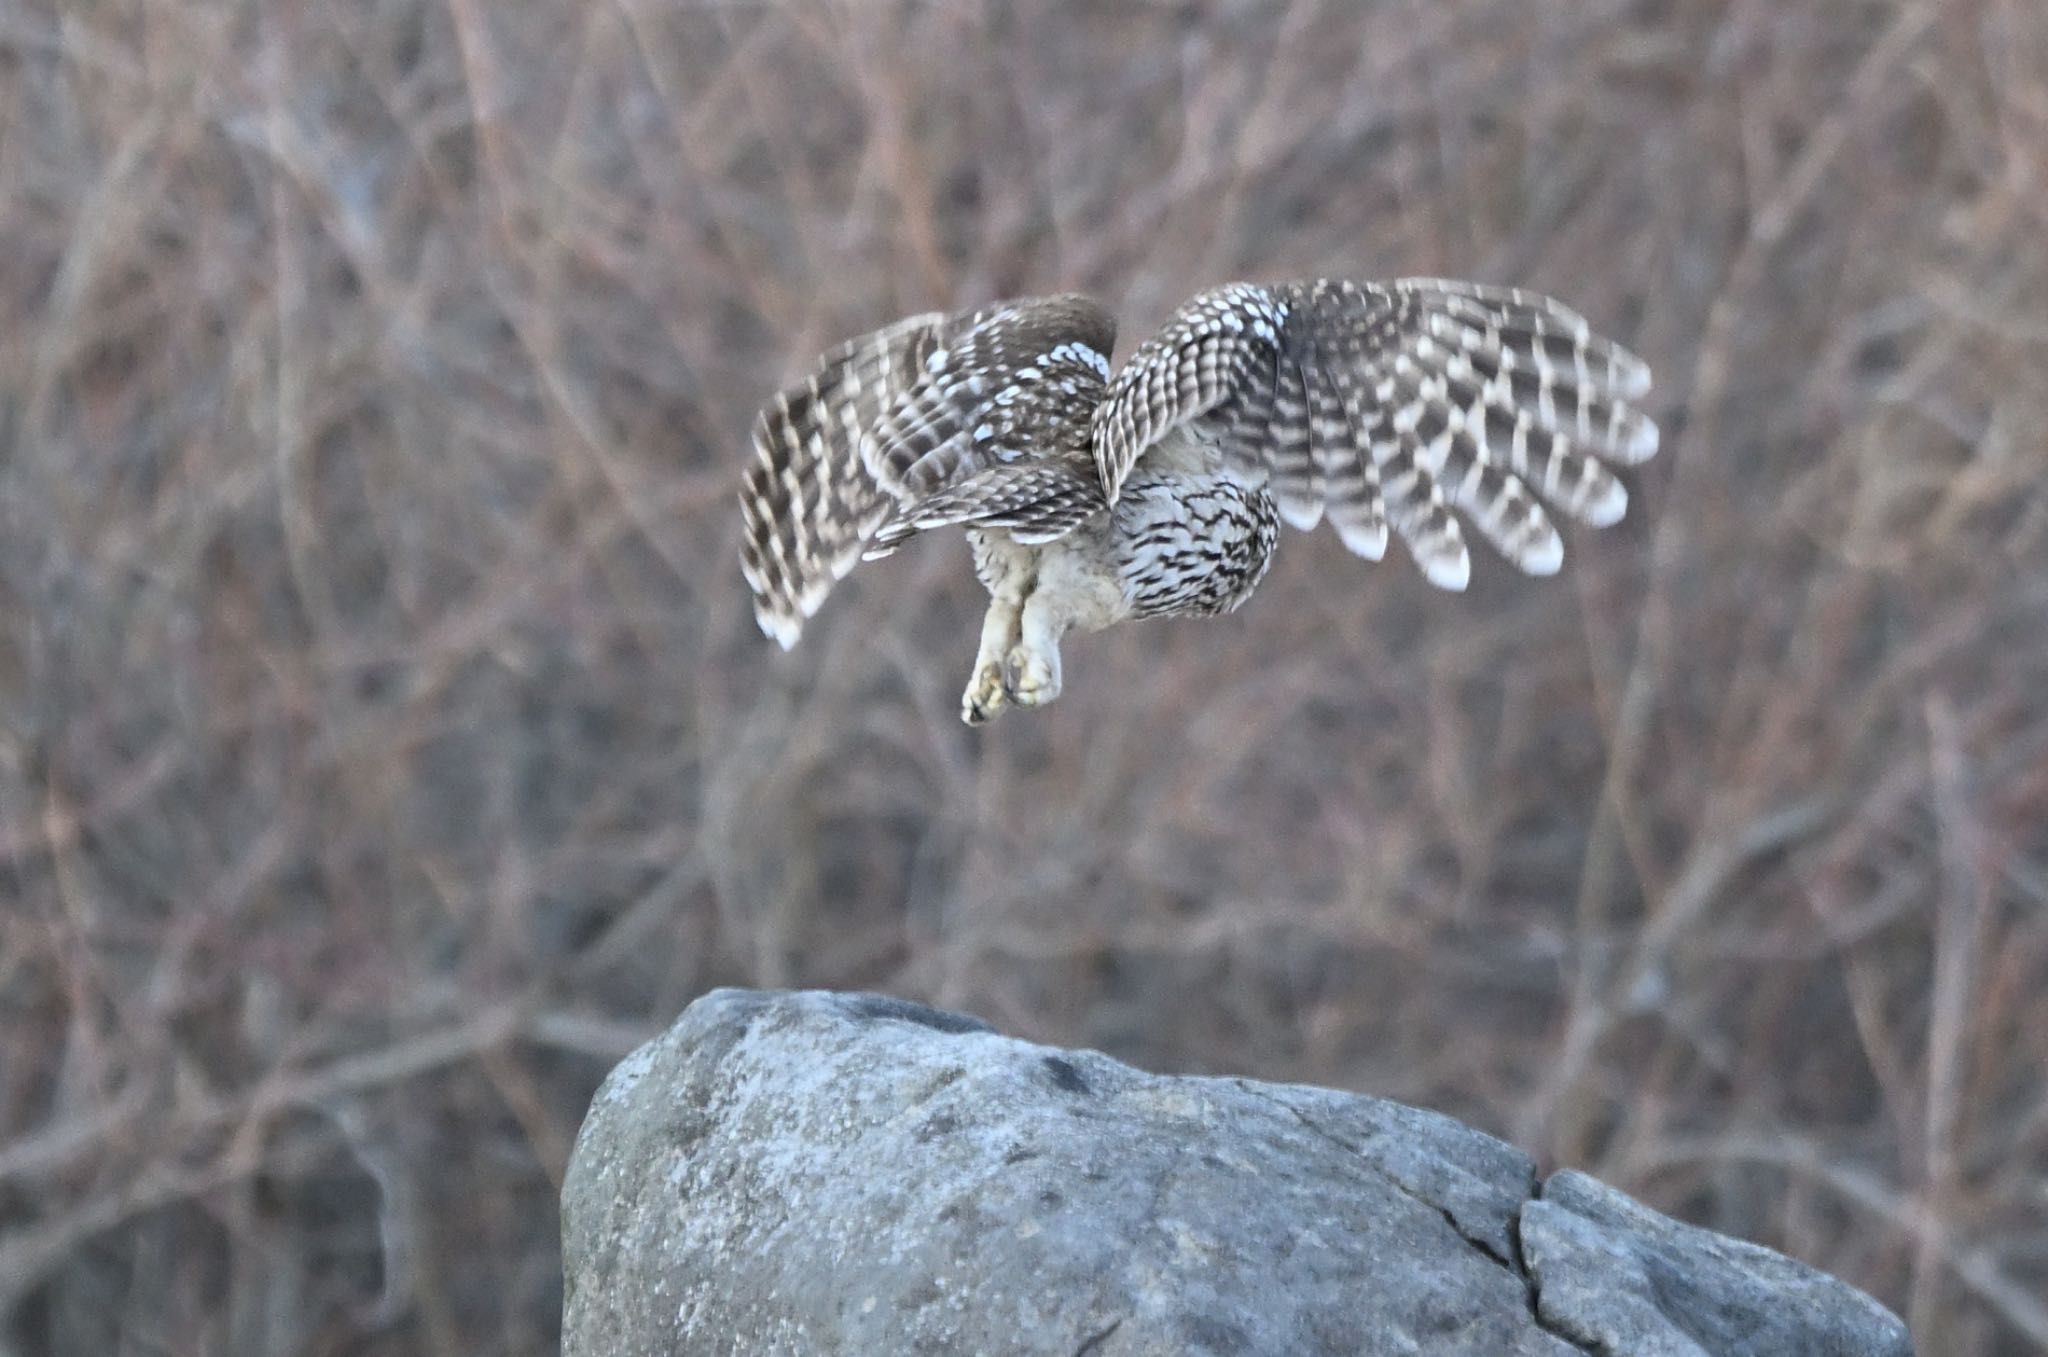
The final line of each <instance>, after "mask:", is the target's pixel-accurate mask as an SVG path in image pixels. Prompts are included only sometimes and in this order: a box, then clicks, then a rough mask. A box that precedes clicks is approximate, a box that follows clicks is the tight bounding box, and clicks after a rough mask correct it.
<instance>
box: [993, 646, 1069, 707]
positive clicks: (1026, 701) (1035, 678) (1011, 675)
mask: <svg viewBox="0 0 2048 1357" xmlns="http://www.w3.org/2000/svg"><path fill="white" fill-rule="evenodd" d="M1003 690H1004V691H1005V692H1007V693H1008V694H1009V695H1010V701H1012V702H1014V703H1016V704H1017V705H1018V706H1020V707H1042V706H1044V705H1045V704H1046V703H1048V702H1050V701H1052V700H1053V699H1054V698H1056V697H1058V696H1059V695H1060V671H1059V662H1058V661H1057V660H1049V659H1047V658H1046V657H1045V655H1044V654H1042V653H1041V652H1039V651H1036V650H1027V649H1025V648H1024V647H1023V646H1018V647H1017V648H1016V649H1015V650H1012V651H1011V652H1010V654H1009V658H1008V659H1006V660H1004V661H1003Z"/></svg>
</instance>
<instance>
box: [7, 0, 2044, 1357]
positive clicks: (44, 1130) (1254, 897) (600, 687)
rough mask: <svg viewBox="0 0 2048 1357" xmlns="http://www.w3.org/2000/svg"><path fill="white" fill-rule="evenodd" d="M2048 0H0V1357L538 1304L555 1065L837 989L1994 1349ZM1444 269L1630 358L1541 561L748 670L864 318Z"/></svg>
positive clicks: (920, 583)
mask: <svg viewBox="0 0 2048 1357" xmlns="http://www.w3.org/2000/svg"><path fill="white" fill-rule="evenodd" d="M2044 242H2048V11H2044V9H2043V8H2042V6H2041V5H2040V4H2039V3H2038V0H1938V2H1937V0H1922V2H1921V3H1917V4H1909V3H1878V2H1875V0H1807V2H1806V3H1801V4H1783V3H1778V0H1585V3H1579V4H1573V5H1569V6H1564V5H1532V4H1528V3H1526V0H1455V2H1454V3H1444V2H1442V0H1373V2H1371V3H1349V2H1348V0H1324V2H1323V3H1312V2H1310V0H1302V2H1301V3H1293V4H1286V5H1269V4H1251V3H1222V2H1221V0H1217V2H1216V3H1195V2H1193V0H1189V2H1186V3H1163V2H1161V3H1144V4H1135V3H1134V4H1118V5H1113V6H1112V5H1096V4H1091V3H1086V0H1033V2H1032V3H1020V4H1005V3H998V2H997V0H952V2H949V3H940V2H939V0H928V2H926V3H911V2H909V0H838V2H836V3H827V2H825V0H790V2H789V3H781V4H777V3H763V2H758V0H756V2H745V0H725V2H723V3H715V2H712V0H597V2H594V3H577V4H572V3H568V2H567V0H360V2H359V3H349V4H333V3H315V0H261V2H260V3H259V2H258V0H221V2H220V3H214V4H207V5H191V4H182V3H175V2H174V0H89V2H88V0H68V2H67V0H0V245H4V249H0V899H4V909H0V1353H4V1354H7V1355H8V1357H13V1355H14V1354H43V1353H52V1354H95V1355H97V1354H116V1353H121V1354H126V1353H137V1354H142V1353H148V1354H158V1353H167V1354H185V1353H194V1354H196V1353H226V1354H236V1355H237V1357H239V1355H240V1354H287V1353H291V1354H297V1353H307V1354H342V1353H347V1354H369V1353H376V1354H385V1353H389V1354H415V1353H417V1354H470V1353H475V1352H483V1351H491V1352H508V1353H515V1354H521V1353H548V1352H552V1351H554V1350H555V1345H556V1325H557V1318H558V1311H559V1306H560V1282H559V1271H558V1256H557V1246H556V1230H557V1218H556V1206H555V1195H556V1190H557V1187H558V1184H559V1180H560V1177H561V1174H562V1169H563V1164H564V1161H565V1159H566V1157H567V1155H568V1153H569V1150H570V1147H571V1144H572V1142H573V1138H574V1136H575V1133H576V1129H577V1126H578V1124H579V1122H580V1119H581V1117H582V1113H583V1110H584V1107H585V1105H586V1102H587V1100H588V1098H589V1095H590V1094H591V1092H592V1091H593V1089H594V1088H595V1087H596V1084H597V1082H598V1081H599V1080H600V1079H601V1078H602V1077H603V1075H604V1073H605V1072H606V1070H607V1069H608V1068H609V1066H610V1064H611V1063H612V1062H613V1061H615V1060H616V1059H617V1058H618V1057H619V1056H621V1055H622V1054H624V1053H625V1052H626V1051H627V1050H629V1049H631V1047H632V1046H634V1045H635V1044H636V1043H638V1042H639V1041H641V1040H642V1039H644V1038H645V1037H647V1036H649V1035H651V1034H652V1033H654V1032H656V1031H658V1030H659V1029H661V1028H662V1027H663V1026H665V1025H666V1024H667V1023H668V1022H669V1021H670V1020H671V1019H672V1018H673V1017H674V1015H675V1014H676V1013H677V1012H678V1011H679V1010H680V1009H681V1008H682V1006H683V1005H685V1004H686V1003H688V1002H689V1000H690V999H691V998H692V997H694V996H695V995H697V994H700V993H702V992H703V991H704V990H705V989H707V988H708V987H711V986H714V985H723V984H743V985H766V986H789V985H806V986H835V987H872V988H877V989H883V990H887V991H890V992H892V993H895V994H899V995H905V996H909V997H913V998H917V999H922V1000H928V1001H930V1002H933V1003H937V1004H942V1005H952V1006H957V1007H961V1008H965V1009H968V1010H971V1011H973V1012H975V1013H978V1014H980V1015H982V1016H984V1017H986V1018H988V1019H989V1020H991V1021H993V1022H994V1023H996V1024H998V1025H999V1026H1001V1027H1003V1028H1004V1029H1006V1030H1008V1031H1011V1032H1013V1033H1016V1034H1018V1035H1022V1036H1027V1037H1031V1038H1036V1039H1039V1040H1043V1041H1048V1042H1058V1043H1070V1044H1078V1045H1088V1046H1094V1047H1098V1048H1100V1049H1102V1050H1104V1051H1107V1052H1109V1053H1110V1054H1112V1055H1115V1056H1118V1057H1121V1058H1124V1059H1126V1060H1129V1061H1133V1062H1136V1063H1139V1064H1142V1065H1145V1066H1147V1067H1150V1068H1154V1069H1159V1070H1170V1071H1188V1072H1215V1073H1233V1074H1248V1075H1258V1076H1261V1077H1264V1078H1269V1079H1284V1080H1304V1081H1313V1082H1317V1083H1324V1084H1332V1085H1337V1086H1340V1087H1343V1088H1349V1089H1358V1090H1363V1091H1369V1092H1372V1093H1375V1094H1381V1095H1385V1096H1388V1097H1394V1098H1400V1099H1404V1100H1407V1101H1411V1102H1416V1103H1421V1104H1424V1105H1427V1106H1430V1107H1434V1108H1439V1109H1442V1110H1444V1111H1446V1112H1450V1113H1453V1114H1455V1115H1457V1116H1459V1117H1463V1118H1466V1119H1468V1120H1470V1121H1472V1122H1474V1123H1476V1124H1477V1125H1479V1126H1481V1127H1484V1128H1486V1129H1488V1130H1490V1131H1493V1132H1496V1133H1498V1134H1501V1135H1503V1136H1506V1137H1509V1138H1511V1139H1513V1140H1515V1141H1516V1142H1518V1143H1520V1144H1521V1145H1523V1146H1525V1147H1527V1148H1528V1149H1529V1150H1531V1151H1532V1152H1533V1153H1534V1154H1536V1155H1537V1156H1538V1157H1539V1159H1540V1161H1541V1162H1542V1164H1543V1165H1544V1166H1545V1168H1546V1169H1547V1168H1554V1167H1557V1166H1563V1165H1576V1166H1581V1167H1584V1168H1586V1169H1589V1170H1590V1171H1592V1172H1594V1173H1596V1174H1598V1175H1600V1176H1601V1177H1603V1178H1606V1179H1607V1180H1609V1181H1611V1182H1613V1183H1615V1184H1617V1185H1619V1186H1621V1187H1623V1188H1625V1189H1627V1190H1628V1191H1630V1192H1633V1193H1636V1194H1638V1195H1640V1196H1641V1197H1643V1198H1644V1199H1645V1200H1647V1201H1649V1202H1650V1203H1652V1204H1653V1205H1655V1206H1657V1207H1660V1208H1662V1209H1663V1210H1666V1211H1669V1212H1672V1213H1674V1214H1676V1215H1678V1216H1680V1217H1682V1218H1684V1219H1686V1220H1689V1221H1693V1222H1697V1223H1699V1224H1703V1225H1708V1226H1712V1227H1714V1228H1717V1229H1721V1230H1728V1231H1732V1232H1734V1233H1737V1234H1740V1235H1743V1236H1745V1237H1748V1238H1752V1239H1756V1240H1759V1241H1762V1242H1764V1243H1768V1244H1771V1245H1773V1246H1775V1247H1778V1248H1781V1249H1784V1250H1787V1251H1789V1252H1790V1253H1792V1254H1794V1255H1796V1256H1797V1257H1799V1258H1802V1259H1804V1260H1806V1261H1809V1262H1811V1263H1814V1264H1817V1265H1818V1266H1820V1267H1823V1268H1826V1269H1828V1270H1830V1271H1832V1272H1835V1273H1837V1274H1839V1275H1840V1276H1842V1277H1844V1278H1846V1279H1847V1280H1849V1281H1851V1282H1854V1283H1856V1284H1857V1285H1859V1286H1862V1287H1865V1288H1867V1289H1868V1290H1870V1291H1871V1292H1873V1293H1874V1294H1875V1295H1877V1296H1878V1297H1879V1298H1881V1299H1882V1300H1884V1301H1885V1302H1886V1303H1888V1304H1890V1305H1891V1306H1893V1307H1895V1308H1897V1309H1898V1310H1899V1311H1900V1312H1901V1313H1902V1314H1904V1315H1905V1316H1907V1317H1908V1319H1909V1320H1910V1322H1911V1324H1912V1326H1913V1329H1914V1332H1915V1335H1916V1338H1917V1341H1918V1343H1919V1346H1920V1351H1921V1352H1923V1353H1925V1354H1929V1355H1930V1357H1940V1355H1941V1354H1950V1353H2000V1354H2003V1353H2034V1352H2042V1351H2048V503H2044V483H2048V450H2044V449H2048V445H2044V440H2043V430H2044V428H2048V377H2044V366H2048V244H2044ZM1319 273H1327V274H1350V275H1354V276H1360V277H1374V276H1395V275H1402V274H1439V273H1440V274H1454V275H1460V276H1467V277H1472V278H1478V279H1484V280H1489V281H1497V282H1517V283H1521V284H1525V285H1529V286H1534V287H1539V288H1542V289H1545V290H1548V291H1551V292H1554V293H1556V294H1559V295H1561V296H1563V297H1565V298H1566V299H1568V300H1569V301H1570V302H1571V303H1572V304H1573V305H1574V306H1576V307H1577V308H1578V309H1580V310H1582V311H1583V312H1585V313H1586V314H1587V315H1588V316H1589V317H1590V318H1592V320H1593V321H1594V323H1595V324H1596V325H1597V326H1598V327H1599V328H1601V329H1603V330H1604V331H1606V332H1607V333H1610V334H1612V335H1614V336H1616V337H1617V338H1620V339H1622V340H1624V341H1625V342H1627V343H1629V344H1630V345H1632V346H1633V347H1635V348H1636V349H1637V350H1638V351H1640V352H1641V353H1643V354H1644V356H1645V357H1647V358H1648V359H1649V360H1650V362H1651V363H1652V365H1653V366H1654V367H1655V369H1656V371H1657V373H1658V379H1659V380H1658V387H1657V389H1656V391H1655V393H1654V395H1653V397H1652V401H1651V406H1652V411H1653V413H1654V414H1655V415H1656V416H1657V417H1658V418H1659V419H1660V420H1661V421H1662V422H1663V424H1664V427H1665V444H1664V446H1665V452H1664V453H1663V454H1662V455H1661V456H1660V458H1659V459H1658V460H1657V461H1656V462H1654V463H1652V464H1650V465H1649V466H1648V467H1646V468H1644V469H1643V470H1642V473H1641V474H1639V475H1634V476H1632V477H1631V488H1632V490H1633V492H1634V502H1633V506H1632V509H1631V512H1630V516H1629V519H1628V521H1627V522H1626V523H1625V524H1623V525H1622V526H1621V527H1619V528H1617V529H1615V530H1613V531H1609V532H1605V533H1599V534H1588V533H1583V532H1581V533H1576V534H1573V535H1572V536H1571V539H1570V543H1569V547H1568V559H1567V563H1566V569H1565V571H1564V573H1563V574H1562V576H1560V577H1559V578H1557V579H1554V580H1549V581H1530V580H1526V579H1522V578H1520V577H1517V576H1515V575H1514V574H1513V573H1512V572H1511V571H1510V570H1509V569H1507V568H1506V567H1504V566H1502V565H1501V564H1500V563H1499V562H1498V561H1497V560H1494V559H1493V558H1490V557H1487V558H1485V559H1480V560H1476V562H1475V577H1474V580H1473V586H1472V588H1471V590H1470V592H1469V593H1467V594H1465V595H1463V596H1450V595H1445V594H1440V593H1437V592H1435V591H1433V590H1431V589H1430V588H1429V587H1428V586H1427V585H1426V584H1424V583H1423V582H1422V580H1421V579H1420V577H1419V576H1418V575H1417V573H1416V572H1415V571H1413V570H1412V569H1410V568H1408V567H1407V565H1406V564H1405V563H1402V562H1398V561H1394V562H1389V563H1388V564H1387V565H1384V566H1381V567H1377V568H1375V567H1373V566H1371V565H1369V564H1366V563H1364V562H1361V561H1358V560H1355V559H1353V558H1351V557H1350V556H1348V555H1347V554H1346V553H1345V552H1344V551H1343V550H1342V548H1341V546H1340V545H1339V544H1338V543H1337V541H1336V540H1335V538H1334V536H1333V535H1331V534H1328V533H1318V534H1314V535H1298V534H1297V535H1293V536H1291V537H1290V538H1289V539H1288V540H1287V541H1286V542H1285V544H1284V545H1283V548H1282V552H1281V556H1280V560H1279V562H1278V564H1277V566H1276V568H1275V570H1274V572H1273V575H1272V577H1271V578H1270V579H1269V581H1268V582H1267V583H1266V585H1265V586H1264V588H1263V590H1262V591H1261V592H1260V594H1259V596H1258V597H1257V598H1256V599H1255V600H1254V601H1253V603H1252V604H1251V605H1250V606H1249V607H1248V608H1247V609H1246V610H1245V611H1244V612H1242V613H1240V614H1238V615H1237V616H1235V617H1232V618H1229V619H1226V620H1223V621H1219V622H1210V623H1195V622H1180V623H1155V624H1148V625H1143V626H1132V627H1127V628H1123V629H1120V630H1118V631H1115V632H1112V633H1108V634H1105V635H1102V636H1099V637H1095V638H1081V639H1078V640H1076V641H1075V642H1074V643H1073V644H1071V645H1070V646H1069V647H1068V651H1067V668H1068V691H1067V694H1066V696H1064V697H1063V698H1062V699H1061V700H1060V702H1059V703H1058V704H1057V705H1056V706H1054V707H1051V708H1049V709H1047V710H1045V711H1043V712H1040V713H1035V714H1032V713H1025V714H1012V715H1010V716H1009V717H1007V718H1006V719H1004V720H1002V721H1001V722H999V723H998V724H996V725H995V726H993V727H991V728H989V729H987V730H985V731H981V732H973V731H969V730H968V729H966V728H965V727H963V726H962V725H961V724H960V722H959V720H958V717H957V715H956V711H957V702H958V694H959V690H960V688H961V686H962V685H963V683H964V682H965V679H966V675H967V669H968V662H969V660H970V659H971V657H972V655H973V652H974V648H975V640H976V627H977V620H978V618H979V616H980V611H981V607H982V603H983V598H982V595H981V592H980V589H979V587H978V586H977V585H976V584H975V582H974V580H973V577H972V575H971V573H970V570H969V568H968V559H967V548H966V546H965V544H964V542H963V541H961V540H960V539H959V538H958V537H957V536H954V537H946V538H938V539H934V540H930V541H924V542H920V543H918V544H916V545H915V547H914V548H913V549H911V550H907V551H905V552H903V553H901V554H900V555H899V556H897V557H895V558H893V559H891V560H889V561H887V562H884V563H881V564H879V565H876V566H872V567H869V568H867V569H865V570H863V571H861V572H859V573H858V574H857V575H856V576H855V577H854V578H852V579H850V580H849V581H848V582H847V584H846V585H845V586H843V587H842V589H841V591H840V592H839V593H838V594H836V595H835V596H834V597H833V599H832V600H831V603H830V604H829V606H828V607H827V609H826V610H825V612H824V614H823V615H822V616H821V617H820V618H819V619H818V621H817V622H816V623H815V624H814V625H813V627H812V629H811V631H810V633H809V634H808V635H807V636H806V638H805V643H804V645H803V646H802V647H801V648H800V649H799V650H798V651H797V652H796V653H795V654H793V655H790V656H783V655H781V654H780V653H778V652H776V650H775V648H774V647H773V646H772V645H771V644H769V643H768V642H766V641H764V640H763V639H762V638H761V636H760V635H759V634H758V633H757V632H756V630H755V627H754V623H753V619H752V617H751V615H750V612H749V606H748V600H747V597H746V594H745V590H744V588H743V586H742V584H741V582H740V578H739V573H738V570H737V542H738V531H737V529H738V520H737V514H736V511H735V500H734V492H735V489H736V485H737V477H738V474H739V471H740V469H741V467H742V466H743V464H744V460H745V458H746V456H747V455H748V453H747V442H746V434H747V428H748V424H749V422H750V420H751V418H752V415H753V412H754V410H755V408H756V406H757V404H758V403H759V402H760V401H762V400H763V399H764V398H766V397H767V396H768V395H769V394H770V393H771V392H772V391H773V390H774V389H775V388H776V387H777V386H778V385H780V384H781V383H782V382H784V381H786V380H788V379H789V378H791V377H793V376H795V375H796V374H797V373H799V372H800V371H801V370H802V369H803V368H804V367H805V366H806V365H808V363H809V362H810V361H811V360H812V358H813V356H814V355H815V354H816V353H817V352H819V351H820V350H821V349H822V348H824V347H826V346H827V345H828V344H830V343H832V342H835V341H836V340H838V339H840V338H842V337H844V336H847V335H849V334H852V333H855V332H858V331H861V330H864V329H867V328H870V327H873V326H875V325H879V324H881V323H883V322H886V321H888V320H890V319H893V318H895V317H896V316H898V315H901V314H904V313H906V312H910V311H913V310H922V309H928V308H933V307H951V306H966V305H971V304H976V303H981V302H985V301H987V300H989V299H991V298H995V297H998V296H1002V295H1008V294H1014V293H1020V292H1044V291H1051V290H1055V289H1061V288H1083V289H1088V290H1092V291H1094V292H1096V293H1098V294H1099V295H1101V296H1102V297H1104V298H1105V299H1107V300H1108V301H1109V302H1110V303H1111V304H1112V305H1113V306H1114V307H1116V308H1117V309H1118V310H1119V311H1120V312H1121V314H1122V315H1123V317H1124V322H1125V335H1126V341H1125V346H1126V347H1128V346H1129V344H1130V343H1131V342H1133V340H1132V339H1131V337H1132V336H1136V335H1141V334H1143V333H1144V332H1145V331H1146V330H1147V329H1148V328H1149V327H1151V326H1153V325H1156V324H1157V323H1159V322H1160V321H1162V320H1163V319H1164V318H1165V317H1166V315H1167V314H1168V313H1169V312H1170V311H1171V310H1172V309H1173V307H1174V306H1176V305H1177V304H1178V303H1179V302H1180V301H1181V300H1182V299H1183V298H1185V297H1186V296H1188V295H1189V294H1191V293H1193V292H1195V291H1196V290H1198V289H1200V288H1202V287H1204V286H1206V285H1209V284H1211V283H1215V282H1218V281H1223V280H1226V279H1230V278H1234V277H1239V276H1250V277H1259V278H1272V277H1287V276H1295V275H1310V274H1319Z"/></svg>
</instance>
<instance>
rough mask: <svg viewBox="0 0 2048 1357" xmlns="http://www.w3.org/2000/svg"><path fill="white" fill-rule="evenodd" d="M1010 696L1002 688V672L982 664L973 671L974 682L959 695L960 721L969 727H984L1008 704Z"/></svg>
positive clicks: (997, 667) (999, 669) (989, 665)
mask: <svg viewBox="0 0 2048 1357" xmlns="http://www.w3.org/2000/svg"><path fill="white" fill-rule="evenodd" d="M1009 701H1010V696H1009V694H1008V693H1007V692H1006V691H1005V690H1004V687H1003V671H1002V669H1001V668H1000V667H999V666H997V665H995V664H984V665H983V666H982V667H981V668H980V669H979V670H977V671H975V675H974V681H973V682H972V683H969V684H968V685H967V691H966V692H965V693H962V694H961V695H960V719H961V720H962V721H965V722H966V723H967V724H968V725H970V726H985V725H987V724H988V723H989V722H991V721H993V720H995V719H996V717H997V716H998V715H1000V714H1001V713H1002V710H1003V708H1004V707H1005V706H1007V705H1008V704H1009Z"/></svg>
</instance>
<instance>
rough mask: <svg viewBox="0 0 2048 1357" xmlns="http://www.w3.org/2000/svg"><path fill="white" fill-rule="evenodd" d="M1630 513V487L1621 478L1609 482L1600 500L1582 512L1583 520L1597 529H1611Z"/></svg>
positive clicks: (1596, 500) (1592, 502)
mask: <svg viewBox="0 0 2048 1357" xmlns="http://www.w3.org/2000/svg"><path fill="white" fill-rule="evenodd" d="M1627 512H1628V487H1627V486H1625V485H1623V484H1622V483H1621V481H1620V479H1619V478H1616V479H1612V480H1609V481H1608V482H1607V488H1606V489H1605V490H1603V491H1602V492H1601V493H1600V498H1598V499H1595V500H1590V501H1588V502H1587V504H1586V507H1585V508H1584V509H1583V510H1581V511H1580V513H1579V517H1580V519H1581V520H1583V521H1584V522H1586V523H1587V524H1589V525H1591V526H1593V527H1595V528H1611V527H1613V526H1614V525H1615V524H1616V523H1619V522H1621V519H1622V516H1623V515H1624V514H1626V513H1627Z"/></svg>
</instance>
